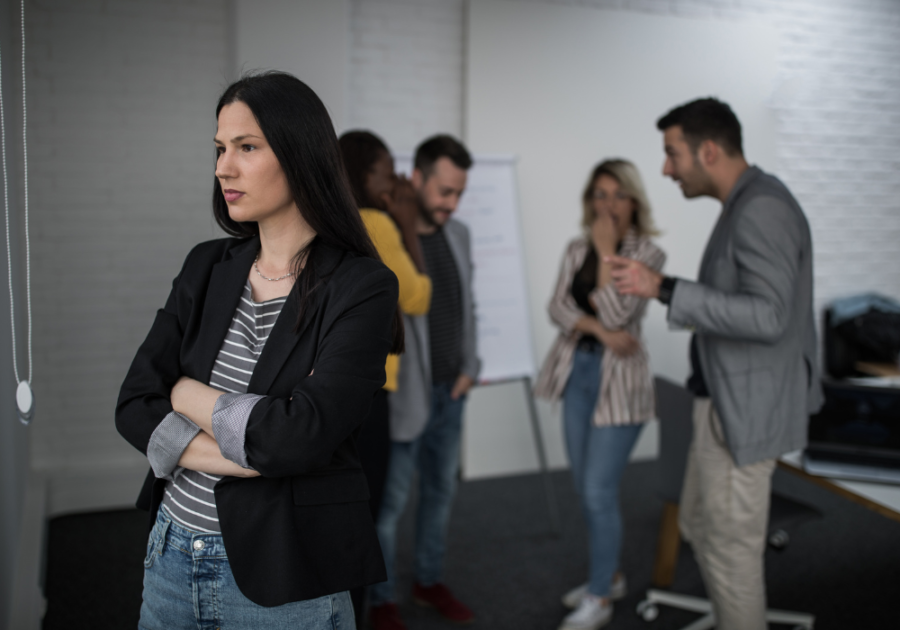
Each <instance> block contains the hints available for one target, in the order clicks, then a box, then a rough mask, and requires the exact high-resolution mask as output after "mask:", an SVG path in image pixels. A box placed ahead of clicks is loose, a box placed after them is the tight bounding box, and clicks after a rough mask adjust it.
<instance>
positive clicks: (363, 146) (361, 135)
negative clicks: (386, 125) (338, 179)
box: [338, 131, 390, 208]
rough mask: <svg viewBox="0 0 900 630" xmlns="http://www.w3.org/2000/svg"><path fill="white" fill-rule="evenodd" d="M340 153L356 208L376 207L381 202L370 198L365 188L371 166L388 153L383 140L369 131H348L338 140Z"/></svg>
mask: <svg viewBox="0 0 900 630" xmlns="http://www.w3.org/2000/svg"><path fill="white" fill-rule="evenodd" d="M338 144H339V145H340V147H341V154H342V155H343V156H344V167H345V168H346V169H347V177H348V179H349V180H350V190H351V191H353V196H354V197H356V206H357V207H358V208H377V207H378V206H379V205H380V204H381V202H380V201H378V200H377V199H370V198H369V192H368V191H367V190H366V180H367V179H368V176H369V173H370V172H371V171H372V166H373V165H374V164H375V162H377V161H378V160H379V159H380V158H381V156H382V155H385V154H387V155H390V151H389V150H388V148H387V145H386V144H385V143H384V141H383V140H382V139H381V138H379V137H378V136H376V135H375V134H374V133H372V132H370V131H348V132H346V133H344V134H343V135H341V137H340V139H339V140H338Z"/></svg>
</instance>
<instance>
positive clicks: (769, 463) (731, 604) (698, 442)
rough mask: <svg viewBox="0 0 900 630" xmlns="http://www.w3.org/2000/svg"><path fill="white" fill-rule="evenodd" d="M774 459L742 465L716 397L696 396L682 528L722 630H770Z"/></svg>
mask: <svg viewBox="0 0 900 630" xmlns="http://www.w3.org/2000/svg"><path fill="white" fill-rule="evenodd" d="M774 470H775V460H773V459H767V460H763V461H761V462H756V463H755V464H750V465H747V466H740V467H738V466H735V464H734V460H733V459H732V457H731V453H730V452H729V451H728V447H727V446H726V444H725V439H724V434H723V432H722V423H721V421H720V420H719V415H718V414H717V413H716V410H715V408H714V407H713V405H712V401H711V400H710V399H709V398H697V399H696V400H695V401H694V439H693V441H692V442H691V447H690V451H689V453H688V463H687V470H686V471H685V476H684V487H683V488H682V492H681V503H680V507H679V523H678V524H679V528H680V529H681V533H682V535H683V536H684V538H685V540H687V541H688V542H689V543H691V547H692V548H693V550H694V556H695V557H696V559H697V564H698V565H700V573H701V575H702V576H703V582H704V584H705V585H706V591H707V593H708V594H709V599H710V601H711V602H712V605H713V612H714V613H715V615H716V619H717V623H716V628H718V630H765V628H766V627H767V626H766V619H765V613H766V586H765V572H764V570H763V554H764V552H765V550H766V529H767V527H768V521H769V502H770V494H771V489H772V472H773V471H774Z"/></svg>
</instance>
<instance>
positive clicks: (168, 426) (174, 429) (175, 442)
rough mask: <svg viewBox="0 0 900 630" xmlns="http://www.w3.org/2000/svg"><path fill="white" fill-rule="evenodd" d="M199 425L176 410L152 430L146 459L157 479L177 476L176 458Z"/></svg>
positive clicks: (188, 442) (194, 434)
mask: <svg viewBox="0 0 900 630" xmlns="http://www.w3.org/2000/svg"><path fill="white" fill-rule="evenodd" d="M198 433H200V427H198V426H197V425H196V424H194V423H193V422H192V421H191V420H190V419H189V418H186V417H185V416H183V415H181V414H180V413H178V412H177V411H173V412H171V413H169V414H168V415H167V416H166V417H165V418H163V420H162V422H160V423H159V425H158V426H157V427H156V430H154V431H153V434H152V435H151V436H150V443H149V444H148V446H147V459H148V460H150V467H151V468H152V469H153V474H154V475H156V476H157V477H158V478H159V479H169V480H171V479H173V478H174V477H177V476H178V475H177V472H178V471H177V470H176V469H178V460H180V459H181V454H182V453H184V449H186V448H187V445H188V444H190V443H191V440H193V439H194V438H195V437H197V434H198Z"/></svg>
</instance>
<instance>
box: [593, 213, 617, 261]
mask: <svg viewBox="0 0 900 630" xmlns="http://www.w3.org/2000/svg"><path fill="white" fill-rule="evenodd" d="M591 241H592V242H593V244H594V249H596V250H597V252H598V253H599V254H600V257H601V258H602V257H603V256H614V255H615V253H616V246H617V245H618V243H619V234H618V231H617V229H616V222H615V220H614V219H613V217H612V214H610V213H609V212H598V213H597V217H596V218H595V219H594V222H593V223H592V224H591Z"/></svg>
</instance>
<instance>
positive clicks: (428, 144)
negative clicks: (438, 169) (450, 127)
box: [413, 134, 472, 179]
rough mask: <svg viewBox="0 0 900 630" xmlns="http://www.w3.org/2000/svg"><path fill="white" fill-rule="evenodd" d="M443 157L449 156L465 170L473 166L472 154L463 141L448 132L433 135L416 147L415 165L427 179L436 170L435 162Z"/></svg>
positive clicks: (458, 166)
mask: <svg viewBox="0 0 900 630" xmlns="http://www.w3.org/2000/svg"><path fill="white" fill-rule="evenodd" d="M442 157H445V158H448V159H449V160H450V161H451V162H453V164H455V165H456V166H457V168H461V169H463V170H464V171H467V170H469V169H470V168H471V167H472V156H471V155H470V154H469V151H468V149H466V147H464V146H463V143H462V142H460V141H459V140H457V139H456V138H454V137H453V136H449V135H447V134H439V135H437V136H431V137H430V138H428V139H427V140H424V141H423V142H422V144H420V145H419V146H418V148H416V157H415V159H414V160H413V166H414V167H415V168H417V169H419V170H420V171H422V175H423V176H424V177H425V178H426V179H427V178H428V177H429V176H430V175H431V173H432V171H433V170H434V163H435V162H437V161H438V160H439V159H441V158H442Z"/></svg>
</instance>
